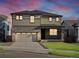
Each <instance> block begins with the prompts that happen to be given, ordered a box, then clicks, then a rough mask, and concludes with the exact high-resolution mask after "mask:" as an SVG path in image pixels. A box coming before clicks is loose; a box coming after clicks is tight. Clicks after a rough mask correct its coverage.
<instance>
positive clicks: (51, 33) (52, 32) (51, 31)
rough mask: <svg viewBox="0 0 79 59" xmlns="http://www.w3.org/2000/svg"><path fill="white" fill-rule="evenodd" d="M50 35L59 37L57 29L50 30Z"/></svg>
mask: <svg viewBox="0 0 79 59" xmlns="http://www.w3.org/2000/svg"><path fill="white" fill-rule="evenodd" d="M49 34H50V35H57V29H50V31H49Z"/></svg>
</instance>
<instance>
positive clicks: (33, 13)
mask: <svg viewBox="0 0 79 59" xmlns="http://www.w3.org/2000/svg"><path fill="white" fill-rule="evenodd" d="M12 14H29V15H48V16H58V17H62V15H57V14H53V13H49V12H45V11H40V10H32V11H27V10H26V11H20V12H15V13H11V15H12Z"/></svg>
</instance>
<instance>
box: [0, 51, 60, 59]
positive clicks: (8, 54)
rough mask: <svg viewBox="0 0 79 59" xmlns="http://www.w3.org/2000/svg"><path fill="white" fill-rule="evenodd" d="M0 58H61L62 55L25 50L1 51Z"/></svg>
mask: <svg viewBox="0 0 79 59" xmlns="http://www.w3.org/2000/svg"><path fill="white" fill-rule="evenodd" d="M0 58H61V56H55V55H49V54H38V53H32V52H23V51H6V52H3V53H0Z"/></svg>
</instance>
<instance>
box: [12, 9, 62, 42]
mask: <svg viewBox="0 0 79 59" xmlns="http://www.w3.org/2000/svg"><path fill="white" fill-rule="evenodd" d="M11 16H12V40H13V41H36V40H61V22H62V20H61V17H62V16H61V15H57V14H52V13H48V12H44V11H39V10H33V11H21V12H15V13H11Z"/></svg>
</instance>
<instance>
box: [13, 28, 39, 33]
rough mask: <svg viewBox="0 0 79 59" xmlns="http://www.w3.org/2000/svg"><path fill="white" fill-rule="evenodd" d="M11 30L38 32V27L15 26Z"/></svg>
mask: <svg viewBox="0 0 79 59" xmlns="http://www.w3.org/2000/svg"><path fill="white" fill-rule="evenodd" d="M12 31H13V32H22V33H23V32H24V33H25V32H26V33H28V32H40V29H37V27H34V26H33V27H27V26H15V27H13V29H12Z"/></svg>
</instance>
